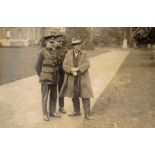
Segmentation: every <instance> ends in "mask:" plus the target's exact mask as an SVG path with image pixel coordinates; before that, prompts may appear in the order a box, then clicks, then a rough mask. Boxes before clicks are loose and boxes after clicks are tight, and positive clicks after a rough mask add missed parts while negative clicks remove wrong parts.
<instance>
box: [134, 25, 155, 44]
mask: <svg viewBox="0 0 155 155" xmlns="http://www.w3.org/2000/svg"><path fill="white" fill-rule="evenodd" d="M132 36H133V40H135V42H136V44H137V46H140V45H146V44H148V43H151V44H153V43H155V28H154V27H137V28H136V27H135V28H132Z"/></svg>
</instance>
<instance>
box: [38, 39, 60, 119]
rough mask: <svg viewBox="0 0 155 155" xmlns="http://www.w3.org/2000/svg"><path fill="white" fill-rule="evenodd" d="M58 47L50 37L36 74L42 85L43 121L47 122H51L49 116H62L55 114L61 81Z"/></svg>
mask: <svg viewBox="0 0 155 155" xmlns="http://www.w3.org/2000/svg"><path fill="white" fill-rule="evenodd" d="M58 46H59V43H58V42H56V41H55V40H53V39H50V37H48V40H47V41H46V48H45V49H43V50H42V51H41V52H40V54H39V57H38V60H37V63H36V72H37V74H38V76H39V79H40V83H41V93H42V111H43V119H44V120H45V121H49V116H53V117H60V115H58V114H56V113H55V111H56V102H57V84H58V81H59V78H58V65H57V50H56V49H57V47H58ZM48 98H49V106H48ZM48 107H49V109H48Z"/></svg>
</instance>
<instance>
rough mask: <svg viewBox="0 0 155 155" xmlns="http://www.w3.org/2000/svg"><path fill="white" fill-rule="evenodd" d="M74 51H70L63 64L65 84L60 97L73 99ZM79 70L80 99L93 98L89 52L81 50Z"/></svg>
mask: <svg viewBox="0 0 155 155" xmlns="http://www.w3.org/2000/svg"><path fill="white" fill-rule="evenodd" d="M73 54H74V53H73V50H71V51H68V52H67V54H66V56H65V59H64V62H63V69H64V71H65V77H64V82H63V85H62V88H61V91H60V97H71V98H73V97H74V95H73V89H74V76H73V75H72V74H71V68H73V67H74V65H73ZM78 59H79V61H78V69H79V71H80V75H79V76H80V81H79V84H80V87H79V88H80V90H79V97H82V98H93V91H92V87H91V82H90V76H89V71H88V69H89V67H90V63H89V60H88V57H87V52H86V51H83V50H81V51H80V53H79V56H78Z"/></svg>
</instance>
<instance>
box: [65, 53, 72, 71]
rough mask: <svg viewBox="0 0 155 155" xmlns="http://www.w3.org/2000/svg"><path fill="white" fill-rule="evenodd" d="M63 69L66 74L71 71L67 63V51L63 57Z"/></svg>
mask: <svg viewBox="0 0 155 155" xmlns="http://www.w3.org/2000/svg"><path fill="white" fill-rule="evenodd" d="M63 70H64V71H65V72H66V73H68V74H70V73H71V66H70V65H69V54H68V53H66V55H65V58H64V62H63Z"/></svg>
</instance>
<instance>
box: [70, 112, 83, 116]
mask: <svg viewBox="0 0 155 155" xmlns="http://www.w3.org/2000/svg"><path fill="white" fill-rule="evenodd" d="M68 116H81V113H80V112H78V113H76V112H72V113H68Z"/></svg>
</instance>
